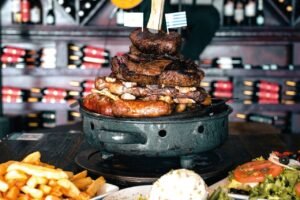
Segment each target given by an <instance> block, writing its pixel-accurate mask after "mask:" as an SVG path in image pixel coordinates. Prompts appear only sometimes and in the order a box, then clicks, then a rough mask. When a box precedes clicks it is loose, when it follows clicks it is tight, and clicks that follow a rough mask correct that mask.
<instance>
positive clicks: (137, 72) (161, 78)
mask: <svg viewBox="0 0 300 200" xmlns="http://www.w3.org/2000/svg"><path fill="white" fill-rule="evenodd" d="M147 63H149V64H146V63H141V64H137V63H134V62H131V61H130V60H129V59H128V57H127V56H122V57H114V58H112V76H114V77H117V78H119V79H121V80H125V81H130V82H136V83H137V84H139V85H165V86H173V87H175V86H181V87H198V86H199V85H200V82H201V80H202V79H203V77H204V72H203V71H202V70H200V69H198V66H197V65H196V64H194V63H193V62H189V61H180V60H176V61H172V62H171V61H170V60H156V61H152V62H147ZM168 63H169V64H168ZM167 64H168V65H167ZM145 66H146V67H145Z"/></svg>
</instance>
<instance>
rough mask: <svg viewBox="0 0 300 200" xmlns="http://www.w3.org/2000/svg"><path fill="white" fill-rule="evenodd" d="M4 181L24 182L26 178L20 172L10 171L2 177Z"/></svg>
mask: <svg viewBox="0 0 300 200" xmlns="http://www.w3.org/2000/svg"><path fill="white" fill-rule="evenodd" d="M4 177H5V180H26V179H28V177H27V176H26V174H24V173H23V172H21V171H18V170H11V171H9V172H7V174H6V175H5V176H4Z"/></svg>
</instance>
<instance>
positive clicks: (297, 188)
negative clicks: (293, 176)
mask: <svg viewBox="0 0 300 200" xmlns="http://www.w3.org/2000/svg"><path fill="white" fill-rule="evenodd" d="M295 192H296V195H297V196H298V197H300V182H299V183H297V184H296V185H295Z"/></svg>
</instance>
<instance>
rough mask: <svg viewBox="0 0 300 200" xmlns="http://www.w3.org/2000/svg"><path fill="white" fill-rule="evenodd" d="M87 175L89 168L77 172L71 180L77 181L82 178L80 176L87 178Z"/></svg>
mask: <svg viewBox="0 0 300 200" xmlns="http://www.w3.org/2000/svg"><path fill="white" fill-rule="evenodd" d="M86 176H87V170H83V171H82V172H79V173H77V174H75V175H74V176H73V177H72V178H71V180H72V181H75V180H76V179H80V178H85V177H86Z"/></svg>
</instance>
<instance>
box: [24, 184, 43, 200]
mask: <svg viewBox="0 0 300 200" xmlns="http://www.w3.org/2000/svg"><path fill="white" fill-rule="evenodd" d="M21 190H22V192H24V193H25V194H29V195H30V196H31V197H33V198H36V199H41V198H42V197H43V195H44V193H43V192H42V191H41V190H39V189H36V188H31V187H29V186H27V185H25V186H23V187H22V188H21Z"/></svg>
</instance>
